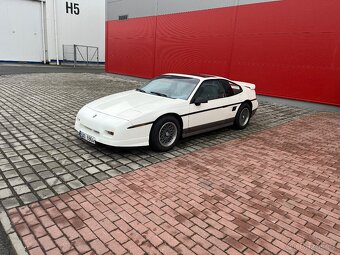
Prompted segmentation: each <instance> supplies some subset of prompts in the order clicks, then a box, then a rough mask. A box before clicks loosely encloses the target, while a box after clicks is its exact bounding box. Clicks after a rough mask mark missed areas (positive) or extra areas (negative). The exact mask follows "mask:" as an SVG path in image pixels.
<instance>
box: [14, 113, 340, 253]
mask: <svg viewBox="0 0 340 255" xmlns="http://www.w3.org/2000/svg"><path fill="white" fill-rule="evenodd" d="M339 127H340V115H339V114H337V115H336V114H320V115H314V116H308V117H304V118H302V119H300V120H296V121H294V122H290V123H288V124H284V125H281V126H279V127H275V128H272V129H269V130H266V131H263V132H259V133H256V134H251V135H249V136H243V137H241V138H238V139H234V140H232V141H227V142H225V143H222V144H220V145H216V146H212V147H209V148H206V149H202V150H200V151H197V152H193V153H189V154H187V155H185V156H180V157H177V158H175V159H170V160H167V161H163V162H160V163H157V164H154V165H151V166H148V167H146V168H143V169H140V170H137V171H134V172H130V173H127V174H125V175H121V176H116V177H113V178H110V179H108V180H105V181H102V182H100V183H96V184H93V185H89V186H87V187H84V188H80V189H78V190H74V191H71V192H68V193H65V194H62V195H60V196H56V197H53V198H50V199H45V200H42V201H40V202H35V203H32V204H30V205H29V206H22V207H19V208H13V209H10V210H8V214H9V215H10V218H11V221H12V223H13V224H14V225H15V229H16V231H17V232H18V234H19V235H20V237H21V238H22V240H23V242H24V244H25V246H26V247H27V249H28V251H29V253H30V254H53V255H55V254H141V255H142V254H214V255H215V254H340V220H339V218H340V181H339V180H340V178H339V177H340V168H339V166H340V144H339V137H340V128H339ZM226 133H228V132H226ZM197 139H201V138H197Z"/></svg>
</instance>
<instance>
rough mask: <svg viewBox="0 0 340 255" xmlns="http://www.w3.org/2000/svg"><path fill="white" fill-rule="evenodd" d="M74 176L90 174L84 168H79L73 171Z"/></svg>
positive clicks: (79, 176) (80, 176)
mask: <svg viewBox="0 0 340 255" xmlns="http://www.w3.org/2000/svg"><path fill="white" fill-rule="evenodd" d="M73 174H74V176H76V177H77V178H78V179H79V178H82V177H84V176H86V175H88V173H86V172H85V171H84V170H78V171H74V172H73Z"/></svg>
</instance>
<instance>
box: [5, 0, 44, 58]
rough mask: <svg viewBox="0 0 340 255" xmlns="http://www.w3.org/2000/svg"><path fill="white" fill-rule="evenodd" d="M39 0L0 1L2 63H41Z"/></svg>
mask: <svg viewBox="0 0 340 255" xmlns="http://www.w3.org/2000/svg"><path fill="white" fill-rule="evenodd" d="M42 55H43V51H42V30H41V6H40V1H31V0H0V60H3V61H4V60H5V61H34V62H41V61H42V59H43V56H42Z"/></svg>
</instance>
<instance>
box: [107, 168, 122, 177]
mask: <svg viewBox="0 0 340 255" xmlns="http://www.w3.org/2000/svg"><path fill="white" fill-rule="evenodd" d="M106 173H107V174H108V175H110V176H111V177H113V176H117V175H120V174H121V172H119V171H117V170H115V169H112V170H109V171H106Z"/></svg>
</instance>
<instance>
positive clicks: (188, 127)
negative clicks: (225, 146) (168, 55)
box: [75, 74, 258, 151]
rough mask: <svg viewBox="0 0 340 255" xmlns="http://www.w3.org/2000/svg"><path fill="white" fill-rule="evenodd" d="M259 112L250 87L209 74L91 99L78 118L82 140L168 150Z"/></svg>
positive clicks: (167, 77)
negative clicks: (184, 140)
mask: <svg viewBox="0 0 340 255" xmlns="http://www.w3.org/2000/svg"><path fill="white" fill-rule="evenodd" d="M257 107H258V102H257V100H256V93H255V85H254V84H251V83H246V82H239V81H232V80H228V79H226V78H222V77H217V76H210V75H185V74H164V75H161V76H159V77H157V78H155V79H153V80H151V81H150V82H149V83H147V84H146V85H145V86H143V87H141V88H138V89H136V90H129V91H125V92H121V93H117V94H113V95H110V96H106V97H103V98H100V99H98V100H95V101H93V102H91V103H89V104H87V105H85V106H84V107H83V108H81V109H80V111H79V112H78V114H77V117H76V123H75V129H76V130H77V131H78V132H79V135H80V137H81V138H82V139H85V140H86V141H88V142H91V143H96V142H98V143H102V144H106V145H110V146H117V147H135V146H148V145H150V146H151V148H152V149H154V150H157V151H167V150H170V149H171V148H173V147H174V146H175V145H176V143H177V142H178V140H179V139H180V138H181V137H187V136H191V135H196V134H199V133H202V132H207V131H211V130H214V129H219V128H222V127H226V126H230V125H234V127H236V128H237V129H243V128H245V127H246V126H247V125H248V123H249V120H250V118H251V117H252V116H253V115H254V113H255V111H256V109H257Z"/></svg>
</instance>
